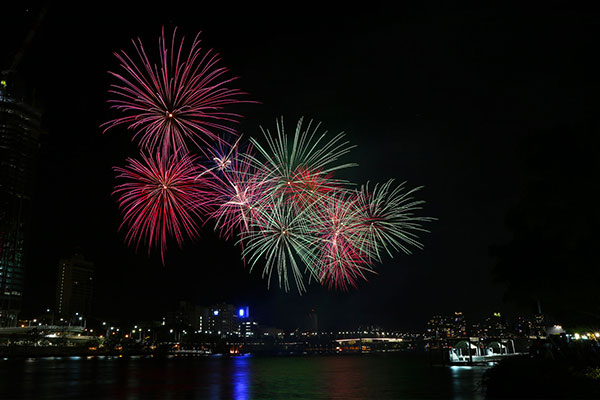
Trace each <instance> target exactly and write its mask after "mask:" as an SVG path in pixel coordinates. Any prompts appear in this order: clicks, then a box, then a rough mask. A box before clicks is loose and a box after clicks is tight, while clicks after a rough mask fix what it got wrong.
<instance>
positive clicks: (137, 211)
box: [113, 152, 207, 263]
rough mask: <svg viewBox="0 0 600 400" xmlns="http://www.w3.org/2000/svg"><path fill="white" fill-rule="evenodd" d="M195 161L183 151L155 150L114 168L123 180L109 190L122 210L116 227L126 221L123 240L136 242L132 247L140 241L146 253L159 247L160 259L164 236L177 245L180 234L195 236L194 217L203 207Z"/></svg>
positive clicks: (194, 158)
mask: <svg viewBox="0 0 600 400" xmlns="http://www.w3.org/2000/svg"><path fill="white" fill-rule="evenodd" d="M195 161H196V157H194V156H190V155H187V154H184V155H178V154H174V155H170V156H169V155H164V154H162V153H161V152H157V153H156V156H154V157H152V156H146V155H144V154H142V160H141V161H139V160H135V159H131V158H129V159H128V160H127V162H128V165H127V166H126V167H125V168H119V167H115V168H114V170H115V171H116V172H118V173H119V174H118V176H117V178H119V179H125V180H126V182H125V183H122V184H120V185H118V186H117V187H116V188H115V190H114V192H113V193H114V194H117V195H118V196H119V197H118V203H119V207H120V208H121V209H122V212H123V222H122V224H121V226H120V228H119V229H122V227H123V226H124V225H128V227H129V228H128V230H127V235H126V241H127V243H128V244H129V245H131V244H132V243H136V249H137V248H138V246H139V244H140V243H141V242H145V243H146V244H147V246H148V253H150V250H151V248H152V247H159V249H160V254H161V259H162V261H163V263H164V253H165V250H166V246H167V238H168V237H173V238H174V239H175V240H176V242H177V244H178V245H179V246H181V245H182V243H183V240H184V235H185V236H187V237H189V238H195V237H197V236H198V226H197V221H198V220H199V219H200V217H201V215H202V213H204V212H206V209H207V201H206V194H205V193H204V192H203V191H202V190H201V185H199V184H198V180H197V177H198V169H197V167H196V165H195Z"/></svg>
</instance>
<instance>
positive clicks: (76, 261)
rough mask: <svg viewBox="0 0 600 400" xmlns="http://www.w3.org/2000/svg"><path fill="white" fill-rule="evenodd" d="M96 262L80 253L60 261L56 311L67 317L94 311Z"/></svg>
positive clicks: (87, 314)
mask: <svg viewBox="0 0 600 400" xmlns="http://www.w3.org/2000/svg"><path fill="white" fill-rule="evenodd" d="M93 293H94V264H93V263H92V262H90V261H87V260H85V258H83V256H82V255H81V254H79V253H75V254H74V255H73V256H72V257H70V258H64V259H61V260H60V262H59V263H58V279H57V282H56V313H57V315H58V316H60V317H63V318H65V319H67V320H68V319H72V318H74V317H75V316H76V315H79V316H82V317H88V316H89V315H90V313H91V311H92V296H93Z"/></svg>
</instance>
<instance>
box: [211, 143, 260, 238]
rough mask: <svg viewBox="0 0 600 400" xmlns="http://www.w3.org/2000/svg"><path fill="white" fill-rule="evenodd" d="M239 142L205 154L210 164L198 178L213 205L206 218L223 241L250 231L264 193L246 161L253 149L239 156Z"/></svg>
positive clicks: (213, 149)
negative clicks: (213, 225)
mask: <svg viewBox="0 0 600 400" xmlns="http://www.w3.org/2000/svg"><path fill="white" fill-rule="evenodd" d="M240 138H241V137H240ZM240 138H238V139H237V140H236V141H235V142H234V143H233V144H231V145H229V146H225V145H224V143H226V142H225V141H221V142H219V143H217V144H216V145H215V146H214V147H213V148H209V149H208V150H206V154H207V155H208V156H207V159H208V160H209V163H208V165H205V166H202V167H201V169H202V172H201V173H200V175H199V178H204V183H203V186H205V187H206V188H207V193H210V194H211V197H212V199H211V204H212V205H214V211H212V212H211V213H210V215H209V217H210V219H211V220H213V221H214V222H215V230H217V231H219V234H220V236H221V237H222V238H225V239H230V238H232V237H234V236H237V235H238V234H241V233H244V232H246V231H248V230H249V229H250V226H251V225H252V224H253V222H254V220H255V219H257V218H259V217H260V212H259V210H260V208H261V207H262V205H261V204H262V203H263V200H264V198H265V192H266V191H265V187H266V181H265V180H264V179H263V178H262V174H261V173H259V171H256V170H255V169H254V167H253V165H252V164H251V163H250V162H249V161H248V159H247V157H248V155H249V154H251V153H252V146H251V145H250V146H245V148H244V149H243V152H240V146H241V145H240Z"/></svg>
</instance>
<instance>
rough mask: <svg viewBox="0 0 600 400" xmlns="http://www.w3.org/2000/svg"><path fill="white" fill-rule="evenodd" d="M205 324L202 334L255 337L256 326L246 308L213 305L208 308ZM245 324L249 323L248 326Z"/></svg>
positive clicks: (223, 304)
mask: <svg viewBox="0 0 600 400" xmlns="http://www.w3.org/2000/svg"><path fill="white" fill-rule="evenodd" d="M206 319H207V324H206V327H205V328H203V329H202V332H204V333H208V334H210V335H217V336H230V335H236V336H247V337H251V336H254V335H255V332H256V329H257V328H256V324H253V323H252V319H251V318H250V309H249V307H248V306H243V307H234V306H233V305H232V304H225V303H222V304H215V305H213V306H211V307H209V308H208V315H207V316H206ZM247 322H250V323H249V324H248V323H247Z"/></svg>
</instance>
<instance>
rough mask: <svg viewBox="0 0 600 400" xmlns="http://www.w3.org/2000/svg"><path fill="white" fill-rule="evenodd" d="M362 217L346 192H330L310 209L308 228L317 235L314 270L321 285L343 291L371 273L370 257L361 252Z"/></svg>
mask: <svg viewBox="0 0 600 400" xmlns="http://www.w3.org/2000/svg"><path fill="white" fill-rule="evenodd" d="M363 217H364V213H363V210H362V208H361V206H360V204H359V202H358V197H357V196H356V195H355V193H354V192H349V191H338V192H334V193H330V194H329V195H328V196H326V197H325V198H324V199H322V201H321V203H320V204H319V207H315V208H312V209H311V218H310V221H311V222H310V224H311V230H312V232H313V234H314V236H315V237H316V238H317V240H315V241H314V243H315V247H316V250H315V251H316V253H317V258H318V260H317V264H316V268H315V269H316V270H317V271H318V272H317V274H318V276H319V281H320V282H321V284H323V285H327V286H328V287H329V288H332V287H333V288H335V289H342V290H347V289H348V287H349V286H353V287H356V286H357V279H359V278H362V279H364V280H366V279H367V278H366V276H365V273H366V272H374V271H373V269H372V267H371V264H372V260H371V257H370V256H369V254H368V253H365V252H364V251H363V248H364V246H362V238H363V236H364V233H363V231H364V230H365V229H366V225H365V220H364V218H363Z"/></svg>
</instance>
